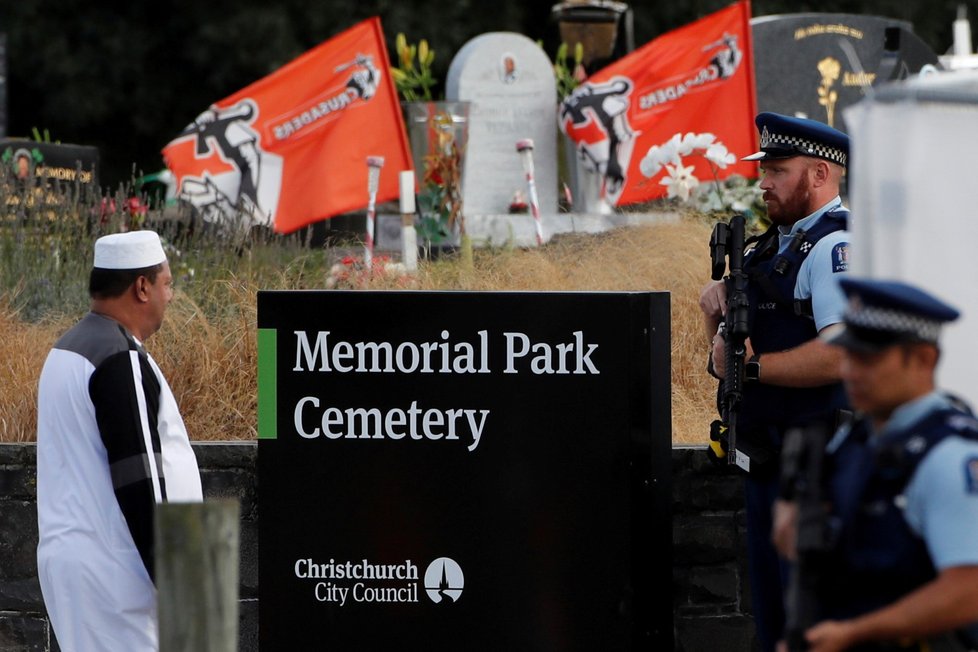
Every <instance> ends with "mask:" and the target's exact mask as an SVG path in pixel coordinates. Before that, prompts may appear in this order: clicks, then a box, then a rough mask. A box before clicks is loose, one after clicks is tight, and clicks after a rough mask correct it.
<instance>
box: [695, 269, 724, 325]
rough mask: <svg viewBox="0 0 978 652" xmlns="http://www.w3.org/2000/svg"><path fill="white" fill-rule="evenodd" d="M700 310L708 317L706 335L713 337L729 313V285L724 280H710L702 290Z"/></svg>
mask: <svg viewBox="0 0 978 652" xmlns="http://www.w3.org/2000/svg"><path fill="white" fill-rule="evenodd" d="M700 310H701V311H702V312H703V316H704V317H705V318H706V335H707V337H711V336H712V335H713V333H714V332H716V329H717V326H718V325H719V324H720V321H721V320H722V319H723V317H724V315H726V314H727V286H726V285H725V284H724V282H723V281H722V280H720V281H710V282H709V283H707V284H706V285H705V286H704V287H703V289H702V290H701V291H700Z"/></svg>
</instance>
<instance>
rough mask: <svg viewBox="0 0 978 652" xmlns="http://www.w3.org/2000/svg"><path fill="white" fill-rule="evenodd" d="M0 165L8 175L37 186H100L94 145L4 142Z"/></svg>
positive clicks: (0, 145)
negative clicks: (74, 184)
mask: <svg viewBox="0 0 978 652" xmlns="http://www.w3.org/2000/svg"><path fill="white" fill-rule="evenodd" d="M0 165H2V166H3V168H4V172H5V173H6V174H8V175H11V176H13V177H17V178H21V179H27V178H33V179H35V180H36V182H37V183H43V184H50V183H58V182H64V183H75V182H76V181H77V182H78V183H81V184H83V185H86V186H87V185H90V184H91V185H94V186H96V187H97V186H98V148H97V147H92V146H91V145H71V144H66V143H43V142H35V141H33V140H28V139H26V138H0ZM0 177H2V175H0Z"/></svg>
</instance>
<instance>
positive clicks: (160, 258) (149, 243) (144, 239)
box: [94, 231, 166, 269]
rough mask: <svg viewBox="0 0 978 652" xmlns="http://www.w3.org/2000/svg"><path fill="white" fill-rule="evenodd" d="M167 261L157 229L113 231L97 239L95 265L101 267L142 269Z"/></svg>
mask: <svg viewBox="0 0 978 652" xmlns="http://www.w3.org/2000/svg"><path fill="white" fill-rule="evenodd" d="M165 261H166V253H165V252H164V251H163V244H162V243H161V242H160V236H158V235H157V234H156V232H155V231H130V232H129V233H113V234H112V235H104V236H102V237H101V238H99V239H98V240H96V241H95V263H94V267H98V268H99V269H142V268H144V267H153V266H154V265H159V264H160V263H162V262H165Z"/></svg>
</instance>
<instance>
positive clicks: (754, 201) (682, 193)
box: [639, 133, 765, 218]
mask: <svg viewBox="0 0 978 652" xmlns="http://www.w3.org/2000/svg"><path fill="white" fill-rule="evenodd" d="M694 155H699V156H702V157H703V158H705V159H706V160H707V161H708V162H709V164H710V169H711V170H712V171H713V181H714V183H713V184H709V185H707V184H701V183H700V180H699V179H698V178H697V177H696V176H695V175H694V174H693V171H694V169H695V166H693V165H684V159H685V157H688V156H694ZM736 160H737V157H736V156H734V155H733V153H731V152H730V151H729V150H728V149H727V147H726V146H725V145H724V144H723V143H721V142H720V141H718V140H717V139H716V136H715V135H713V134H711V133H702V134H695V133H687V134H682V135H681V134H674V135H673V137H672V138H670V139H669V140H668V141H666V142H665V143H662V144H660V145H653V146H652V147H650V148H649V150H648V152H646V154H645V156H644V157H643V158H642V161H641V162H640V163H639V170H640V171H641V172H642V175H643V176H645V177H646V178H648V179H651V178H653V177H654V176H656V175H657V174H659V172H661V171H662V170H663V169H664V170H665V175H663V177H662V179H660V180H659V183H660V184H662V185H663V186H666V188H667V192H666V196H667V197H668V198H669V199H673V198H676V199H679V200H680V201H682V202H684V203H692V204H693V205H694V206H696V208H697V210H699V211H701V212H704V213H711V212H729V211H733V212H736V213H744V214H745V215H746V216H747V217H748V218H750V217H760V216H761V215H763V213H764V211H765V208H764V202H763V201H762V200H761V196H762V195H763V191H761V189H760V188H758V186H757V183H756V182H751V181H749V180H747V179H746V178H744V177H742V176H740V175H732V176H730V177H728V178H727V179H725V180H724V181H720V179H719V177H718V175H717V173H718V171H719V170H724V169H726V168H727V166H729V165H731V164H733V163H735V162H736Z"/></svg>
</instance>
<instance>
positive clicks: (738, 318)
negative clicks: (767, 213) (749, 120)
mask: <svg viewBox="0 0 978 652" xmlns="http://www.w3.org/2000/svg"><path fill="white" fill-rule="evenodd" d="M745 225H746V219H745V218H744V216H743V215H734V216H733V217H731V218H730V223H729V224H725V223H723V222H718V223H717V224H716V226H714V227H713V234H712V235H711V236H710V258H711V261H712V268H713V269H712V277H713V280H714V281H719V280H720V279H724V284H725V285H726V288H727V314H726V316H725V317H724V321H723V341H724V351H725V354H726V358H725V367H726V374H725V377H724V380H723V382H722V384H721V388H720V397H719V398H720V400H719V403H720V421H719V422H714V424H713V427H712V428H711V432H710V439H711V440H712V442H711V443H710V450H711V451H712V454H713V455H715V456H716V457H717V458H721V459H722V458H723V457H726V458H727V463H728V464H736V465H738V466H740V467H741V468H743V469H744V470H745V471H749V470H750V468H749V466H750V460H749V458H747V457H746V456H745V455H743V454H739V453H738V451H737V416H738V414H739V412H740V402H741V399H742V398H743V385H744V364H745V363H746V360H745V359H744V358H745V356H746V353H747V345H746V341H747V335H748V332H747V314H748V302H747V274H746V273H745V272H744V229H745ZM728 267H729V273H728V274H727V276H726V278H724V276H723V273H724V271H726V270H727V268H728Z"/></svg>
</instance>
